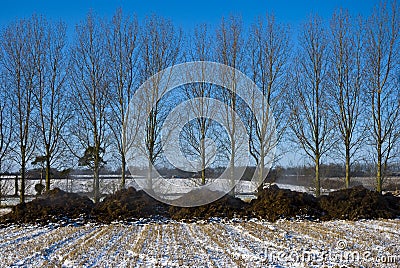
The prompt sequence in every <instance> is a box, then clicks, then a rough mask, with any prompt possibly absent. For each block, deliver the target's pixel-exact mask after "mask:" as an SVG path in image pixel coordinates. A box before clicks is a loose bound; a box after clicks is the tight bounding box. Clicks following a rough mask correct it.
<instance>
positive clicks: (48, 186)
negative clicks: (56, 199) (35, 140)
mask: <svg viewBox="0 0 400 268" xmlns="http://www.w3.org/2000/svg"><path fill="white" fill-rule="evenodd" d="M45 180H46V192H48V191H50V157H46V175H45Z"/></svg>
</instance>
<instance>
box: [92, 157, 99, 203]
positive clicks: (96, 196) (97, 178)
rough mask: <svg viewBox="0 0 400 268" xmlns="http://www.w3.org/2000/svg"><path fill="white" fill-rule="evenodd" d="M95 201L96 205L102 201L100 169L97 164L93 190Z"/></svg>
mask: <svg viewBox="0 0 400 268" xmlns="http://www.w3.org/2000/svg"><path fill="white" fill-rule="evenodd" d="M93 199H94V202H95V203H98V202H99V201H100V180H99V167H98V163H97V164H95V168H94V189H93Z"/></svg>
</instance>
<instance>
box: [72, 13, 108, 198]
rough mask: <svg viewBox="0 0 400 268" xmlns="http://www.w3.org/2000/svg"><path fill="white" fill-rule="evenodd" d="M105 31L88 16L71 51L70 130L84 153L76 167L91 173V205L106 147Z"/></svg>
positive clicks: (92, 16)
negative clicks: (72, 108) (73, 125)
mask: <svg viewBox="0 0 400 268" xmlns="http://www.w3.org/2000/svg"><path fill="white" fill-rule="evenodd" d="M104 34H105V31H104V30H103V28H102V27H100V23H99V20H98V18H96V16H95V15H94V14H92V13H89V14H88V15H87V17H86V20H85V21H83V22H81V23H80V24H79V25H78V26H77V27H76V39H75V43H74V45H73V48H72V50H71V61H72V63H71V64H72V66H71V86H72V89H73V96H74V100H73V102H74V113H75V114H76V122H75V123H74V124H75V128H74V129H73V130H72V131H73V132H74V135H75V136H76V137H77V138H78V140H79V142H80V143H81V145H82V149H83V150H84V155H83V156H82V157H81V158H80V165H87V166H89V167H90V168H91V169H92V170H93V177H94V178H93V179H94V180H93V183H94V185H93V194H94V201H95V202H98V201H99V200H100V180H99V170H100V168H101V166H102V164H103V155H104V153H105V150H106V147H107V146H108V145H109V142H110V141H109V136H110V133H109V127H108V123H107V119H108V112H109V107H110V103H109V92H108V90H109V76H108V74H109V73H108V71H109V67H108V66H107V53H106V49H105V47H106V46H105V40H106V39H105V36H104Z"/></svg>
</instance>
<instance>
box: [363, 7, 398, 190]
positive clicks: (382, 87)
mask: <svg viewBox="0 0 400 268" xmlns="http://www.w3.org/2000/svg"><path fill="white" fill-rule="evenodd" d="M398 11H399V6H398V4H397V3H396V1H393V3H392V6H391V7H388V5H387V4H386V3H381V4H380V5H379V7H377V8H376V9H375V10H374V13H373V14H372V15H371V17H370V18H369V19H368V22H367V25H366V39H365V43H366V50H365V57H366V61H367V65H366V79H367V87H368V90H367V94H368V99H369V101H370V103H371V121H372V122H371V126H372V127H371V138H372V144H373V146H374V150H375V160H376V190H377V191H378V192H382V181H383V178H384V176H385V171H386V168H387V167H388V163H389V161H390V160H391V159H392V158H393V157H394V154H393V153H394V148H395V146H396V144H398V143H399V140H400V134H399V121H400V107H399V102H400V91H399V88H398V79H399V77H398V66H399V57H400V54H399V33H400V21H399V15H398Z"/></svg>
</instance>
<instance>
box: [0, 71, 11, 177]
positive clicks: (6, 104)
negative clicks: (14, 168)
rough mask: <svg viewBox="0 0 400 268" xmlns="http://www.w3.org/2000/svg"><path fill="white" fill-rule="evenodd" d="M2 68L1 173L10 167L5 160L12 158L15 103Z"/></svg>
mask: <svg viewBox="0 0 400 268" xmlns="http://www.w3.org/2000/svg"><path fill="white" fill-rule="evenodd" d="M0 68H1V71H0V72H1V73H0V174H2V173H3V172H4V171H6V170H7V169H8V168H7V166H6V163H5V162H6V161H8V160H10V149H11V146H12V144H11V143H12V138H13V131H14V124H13V118H12V110H13V107H12V104H13V103H12V102H11V101H10V94H9V92H8V87H7V79H6V77H5V73H4V69H3V68H2V67H0Z"/></svg>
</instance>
